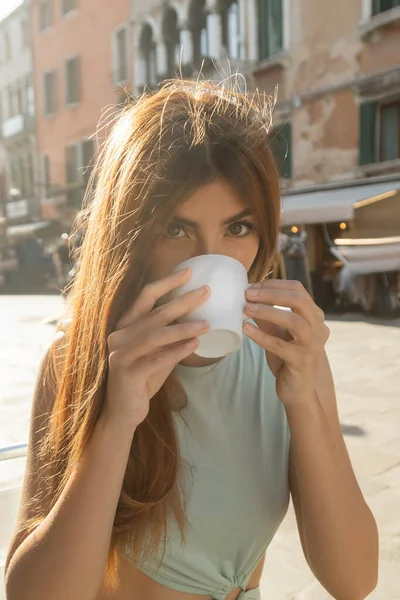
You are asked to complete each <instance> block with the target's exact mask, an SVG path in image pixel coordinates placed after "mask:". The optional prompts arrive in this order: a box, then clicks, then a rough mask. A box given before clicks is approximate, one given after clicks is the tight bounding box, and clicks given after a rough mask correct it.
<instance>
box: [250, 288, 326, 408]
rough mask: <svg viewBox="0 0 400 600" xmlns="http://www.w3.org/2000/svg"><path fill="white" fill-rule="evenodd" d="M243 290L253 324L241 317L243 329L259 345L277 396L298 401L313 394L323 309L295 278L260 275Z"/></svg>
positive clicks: (287, 402)
mask: <svg viewBox="0 0 400 600" xmlns="http://www.w3.org/2000/svg"><path fill="white" fill-rule="evenodd" d="M246 296H247V301H248V304H247V306H246V314H247V315H248V316H249V317H251V318H252V319H253V320H254V321H255V322H256V324H257V326H258V327H255V326H254V325H252V324H251V323H248V322H246V323H245V324H244V332H245V333H246V335H247V336H248V337H249V338H251V339H252V340H253V341H254V342H256V344H258V345H259V346H261V347H262V348H264V349H265V351H266V356H267V360H268V364H269V367H270V369H271V371H272V372H273V374H274V375H275V378H276V391H277V394H278V397H279V398H280V400H281V402H282V403H283V404H284V406H285V407H289V406H291V405H297V406H298V403H299V402H302V401H308V400H309V399H312V398H314V395H315V388H316V375H317V370H318V365H319V362H320V358H321V357H322V355H323V353H324V349H325V344H326V342H327V340H328V338H329V329H328V327H327V326H326V325H325V323H324V313H323V312H322V310H321V309H320V308H319V307H318V306H317V305H316V304H315V302H314V301H313V299H312V298H311V296H310V294H309V293H308V292H307V291H306V290H305V288H304V287H303V285H302V284H301V283H300V282H298V281H286V280H278V279H270V280H265V281H263V282H261V283H256V284H254V285H253V286H252V287H250V288H249V289H248V290H247V293H246ZM275 306H281V307H287V308H290V309H291V311H288V310H282V309H281V308H275Z"/></svg>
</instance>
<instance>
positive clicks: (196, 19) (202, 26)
mask: <svg viewBox="0 0 400 600" xmlns="http://www.w3.org/2000/svg"><path fill="white" fill-rule="evenodd" d="M189 28H190V30H191V32H192V41H193V62H194V64H195V65H200V64H201V61H202V59H203V58H206V57H207V56H208V49H209V43H208V30H207V13H206V2H205V0H192V2H191V3H190V8H189Z"/></svg>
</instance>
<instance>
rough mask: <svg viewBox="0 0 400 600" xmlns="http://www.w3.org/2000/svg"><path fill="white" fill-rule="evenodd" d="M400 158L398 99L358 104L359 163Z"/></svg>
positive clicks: (399, 110) (399, 107)
mask: <svg viewBox="0 0 400 600" xmlns="http://www.w3.org/2000/svg"><path fill="white" fill-rule="evenodd" d="M399 158H400V99H399V100H397V101H396V102H390V103H388V104H377V103H376V102H364V103H363V104H361V106H360V149H359V162H360V165H368V164H373V163H379V162H386V161H390V160H397V159H399Z"/></svg>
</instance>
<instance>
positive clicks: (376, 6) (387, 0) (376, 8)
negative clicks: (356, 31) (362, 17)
mask: <svg viewBox="0 0 400 600" xmlns="http://www.w3.org/2000/svg"><path fill="white" fill-rule="evenodd" d="M395 6H400V0H372V14H373V15H379V13H382V12H386V11H387V10H391V9H392V8H395Z"/></svg>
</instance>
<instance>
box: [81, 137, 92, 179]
mask: <svg viewBox="0 0 400 600" xmlns="http://www.w3.org/2000/svg"><path fill="white" fill-rule="evenodd" d="M93 158H94V140H93V139H91V138H90V139H87V140H84V141H83V142H82V163H83V164H82V175H83V183H84V184H85V187H86V186H87V184H88V183H89V179H90V176H91V173H92V171H93Z"/></svg>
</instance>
